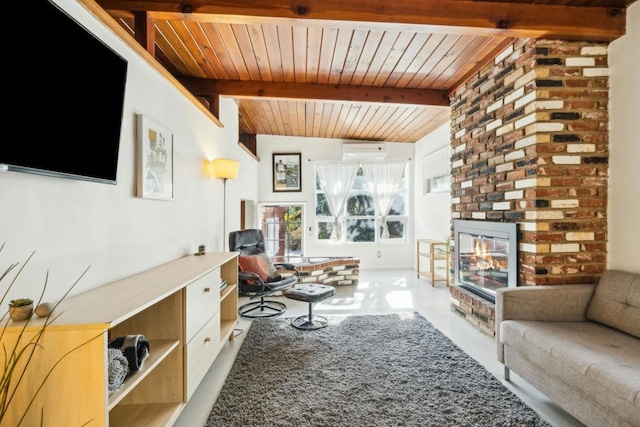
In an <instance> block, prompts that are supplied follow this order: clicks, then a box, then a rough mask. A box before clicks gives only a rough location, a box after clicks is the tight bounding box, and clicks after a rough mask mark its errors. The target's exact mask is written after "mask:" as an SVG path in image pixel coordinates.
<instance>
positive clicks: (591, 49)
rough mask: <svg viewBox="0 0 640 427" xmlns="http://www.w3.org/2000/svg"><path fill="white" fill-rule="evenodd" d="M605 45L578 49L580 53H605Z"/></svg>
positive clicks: (596, 54) (595, 54)
mask: <svg viewBox="0 0 640 427" xmlns="http://www.w3.org/2000/svg"><path fill="white" fill-rule="evenodd" d="M606 54H607V47H606V46H585V47H583V48H582V49H580V55H594V56H598V55H606Z"/></svg>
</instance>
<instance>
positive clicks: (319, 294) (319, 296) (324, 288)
mask: <svg viewBox="0 0 640 427" xmlns="http://www.w3.org/2000/svg"><path fill="white" fill-rule="evenodd" d="M335 293H336V288H334V287H333V286H328V285H319V284H315V283H309V284H306V285H299V286H296V287H295V288H293V289H289V290H288V291H286V292H285V293H284V296H285V297H287V298H289V299H295V300H298V301H305V302H308V303H309V315H308V316H298V317H296V318H295V319H293V320H292V321H291V325H292V326H293V327H295V328H297V329H302V330H305V331H308V330H314V329H320V328H324V327H325V326H327V325H328V324H329V321H328V320H327V318H326V317H324V316H317V315H316V316H314V315H313V304H315V303H317V302H318V301H322V300H325V299H327V298H329V297H332V296H333V295H335Z"/></svg>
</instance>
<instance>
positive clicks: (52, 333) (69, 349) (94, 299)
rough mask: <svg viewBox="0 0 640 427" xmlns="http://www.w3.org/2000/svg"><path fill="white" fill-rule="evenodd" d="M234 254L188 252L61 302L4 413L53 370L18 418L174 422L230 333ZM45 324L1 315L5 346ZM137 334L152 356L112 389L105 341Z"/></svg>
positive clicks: (12, 417) (116, 424)
mask: <svg viewBox="0 0 640 427" xmlns="http://www.w3.org/2000/svg"><path fill="white" fill-rule="evenodd" d="M237 256H238V253H237V252H220V253H208V254H204V255H201V256H194V255H190V256H186V257H183V258H180V259H177V260H175V261H172V262H169V263H167V264H163V265H161V266H158V267H156V268H152V269H150V270H147V271H144V272H142V273H138V274H135V275H133V276H129V277H126V278H124V279H122V280H118V281H116V282H113V283H110V284H107V285H104V286H101V287H99V288H95V289H92V290H90V291H87V292H84V293H82V294H79V295H76V296H73V297H70V298H67V299H66V300H64V301H63V302H62V303H61V304H60V306H59V307H58V308H57V309H56V311H55V312H54V314H55V315H57V316H58V317H57V318H56V319H55V320H54V321H53V322H52V323H51V324H50V325H48V326H47V328H46V331H45V333H44V336H43V339H42V340H41V344H42V349H40V348H38V350H37V351H36V352H35V356H34V358H33V359H32V360H31V362H30V366H29V368H30V369H28V370H27V374H26V375H25V377H24V378H23V380H22V384H21V386H20V388H19V390H18V393H17V395H16V398H15V399H14V401H13V402H12V404H11V407H10V409H9V412H8V414H6V416H5V420H6V421H8V425H14V424H16V423H17V421H18V420H19V419H20V417H21V416H22V414H23V413H24V411H25V408H26V407H27V405H28V404H29V401H30V400H31V399H32V398H33V390H36V389H37V388H38V386H39V384H40V383H42V381H43V379H44V378H45V375H46V374H47V372H49V371H50V370H51V375H50V376H49V378H48V379H47V380H46V382H45V384H44V387H43V388H42V389H41V391H40V392H39V393H38V395H37V396H36V398H35V400H34V402H33V404H32V405H31V408H30V409H29V411H28V412H27V416H26V418H25V420H24V421H23V424H22V425H40V416H41V414H42V416H43V423H42V425H65V426H73V425H88V426H111V427H120V426H126V427H131V426H141V427H147V426H171V425H172V424H173V423H174V422H175V421H176V419H177V418H178V416H179V415H180V412H181V411H182V410H183V409H184V407H185V405H186V403H187V402H188V400H189V398H190V397H191V395H192V394H193V392H194V391H195V389H196V388H197V386H198V385H199V384H200V381H201V380H202V378H203V377H204V375H205V374H206V372H207V371H208V370H209V368H210V367H211V365H212V364H213V361H214V360H215V358H216V357H217V355H218V353H219V352H220V350H221V349H222V347H223V345H224V343H225V342H226V341H227V340H231V339H233V337H234V335H233V331H234V328H235V326H236V323H237V320H238V314H237V313H238V292H237V283H238V264H237ZM223 281H224V282H226V283H227V286H226V288H224V289H223V290H222V291H220V288H221V283H222V282H223ZM43 322H44V319H41V318H37V317H33V318H32V319H31V320H30V321H29V323H28V325H26V322H8V324H7V325H6V327H5V328H4V330H1V329H0V333H2V334H3V335H2V341H3V344H4V345H6V346H7V348H13V343H15V342H16V341H18V340H21V342H22V343H26V342H27V341H28V340H29V339H30V338H31V337H33V336H35V335H36V334H37V333H38V332H39V331H40V330H41V328H42V326H43ZM25 325H26V327H25ZM135 334H141V335H144V336H145V337H146V338H147V339H148V340H149V348H150V352H149V357H148V358H147V359H146V360H145V361H144V363H143V365H142V367H141V368H140V370H139V371H138V372H135V373H133V374H131V375H129V376H128V377H127V378H126V379H125V381H124V383H123V384H122V386H121V387H120V388H119V389H118V390H117V391H116V392H114V393H112V394H111V395H109V392H108V381H109V378H108V355H107V345H108V342H109V340H110V339H112V338H115V337H120V336H125V335H135ZM19 348H20V347H19ZM3 357H4V355H2V354H0V363H1V362H4V359H3ZM54 367H55V368H54ZM52 368H54V369H53V370H52ZM70 408H71V409H70ZM5 420H3V425H4V421H5Z"/></svg>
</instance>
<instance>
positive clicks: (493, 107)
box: [487, 99, 502, 113]
mask: <svg viewBox="0 0 640 427" xmlns="http://www.w3.org/2000/svg"><path fill="white" fill-rule="evenodd" d="M500 107H502V99H500V100H498V101H497V102H494V103H493V104H491V105H489V106H488V107H487V113H490V112H492V111H496V110H497V109H498V108H500Z"/></svg>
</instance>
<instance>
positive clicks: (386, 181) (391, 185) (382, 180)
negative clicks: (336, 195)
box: [362, 160, 405, 239]
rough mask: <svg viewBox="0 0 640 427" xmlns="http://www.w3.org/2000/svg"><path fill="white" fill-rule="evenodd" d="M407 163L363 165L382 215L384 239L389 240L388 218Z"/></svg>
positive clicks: (372, 163) (395, 161)
mask: <svg viewBox="0 0 640 427" xmlns="http://www.w3.org/2000/svg"><path fill="white" fill-rule="evenodd" d="M404 167H405V161H404V160H394V161H388V162H367V163H362V169H363V170H364V174H365V176H366V177H367V181H368V182H369V183H370V184H371V187H372V188H371V193H372V195H373V200H374V202H375V204H376V208H378V212H380V214H381V215H382V238H383V239H388V238H389V228H388V227H387V216H388V215H389V211H390V210H391V206H392V205H393V200H394V199H395V198H396V194H397V193H398V188H399V187H400V180H401V179H402V173H403V172H404Z"/></svg>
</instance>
